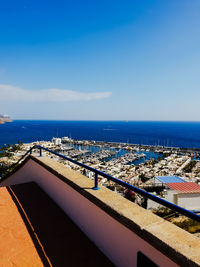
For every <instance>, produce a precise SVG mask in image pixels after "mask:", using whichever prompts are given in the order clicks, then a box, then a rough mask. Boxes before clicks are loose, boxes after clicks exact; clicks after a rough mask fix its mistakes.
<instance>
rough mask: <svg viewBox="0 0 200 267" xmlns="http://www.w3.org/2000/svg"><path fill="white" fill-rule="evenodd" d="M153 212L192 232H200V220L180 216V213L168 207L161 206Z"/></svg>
mask: <svg viewBox="0 0 200 267" xmlns="http://www.w3.org/2000/svg"><path fill="white" fill-rule="evenodd" d="M152 212H153V213H154V214H156V215H158V216H160V217H162V218H164V219H167V220H168V221H170V222H171V223H173V224H175V225H177V226H178V227H180V228H182V229H184V230H185V231H188V232H190V233H192V234H194V233H199V232H200V223H199V222H197V221H194V220H192V219H189V218H187V217H184V216H181V215H180V216H179V214H178V213H176V212H174V211H173V210H171V209H169V208H167V207H163V206H159V207H158V208H157V209H155V210H152Z"/></svg>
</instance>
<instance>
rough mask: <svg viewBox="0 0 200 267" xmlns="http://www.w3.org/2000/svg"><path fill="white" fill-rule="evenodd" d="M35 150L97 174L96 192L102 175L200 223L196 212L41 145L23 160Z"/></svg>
mask: <svg viewBox="0 0 200 267" xmlns="http://www.w3.org/2000/svg"><path fill="white" fill-rule="evenodd" d="M33 149H39V151H40V157H42V150H45V151H47V152H49V153H52V154H54V155H56V156H59V157H60V158H63V159H65V160H68V161H70V162H72V163H74V164H76V165H78V166H80V167H82V168H85V169H87V170H89V171H92V172H94V174H95V179H94V187H93V189H94V190H98V189H100V187H99V186H98V175H100V176H102V177H105V178H107V179H108V180H110V181H113V182H115V183H117V184H119V185H121V186H123V187H125V188H128V189H130V190H132V191H134V192H136V193H137V194H139V195H142V196H143V197H145V198H148V199H151V200H153V201H155V202H157V203H159V204H161V205H163V206H165V207H167V208H170V209H172V210H173V211H176V212H179V213H180V214H182V215H184V216H186V217H188V218H191V219H193V220H195V221H198V222H200V216H199V215H197V214H195V213H194V212H191V211H189V210H186V209H184V208H182V207H180V206H177V205H175V204H173V203H171V202H168V201H166V200H164V199H162V198H159V197H157V196H155V195H153V194H150V193H148V192H146V191H144V190H142V189H140V188H137V187H135V186H133V185H130V184H128V183H126V182H123V181H121V180H119V179H117V178H114V177H112V176H111V175H108V174H106V173H104V172H101V171H99V170H97V169H94V168H92V167H90V166H87V165H85V164H83V163H80V162H78V161H76V160H73V159H71V158H68V157H66V156H64V155H62V154H59V153H57V152H55V151H53V150H50V149H48V148H45V147H42V146H39V145H35V146H33V147H32V148H31V149H30V150H29V151H28V152H27V153H26V154H25V155H24V156H23V158H24V157H25V156H26V155H27V154H28V153H30V154H32V150H33ZM21 159H22V158H21ZM21 159H20V160H21ZM18 162H19V161H18Z"/></svg>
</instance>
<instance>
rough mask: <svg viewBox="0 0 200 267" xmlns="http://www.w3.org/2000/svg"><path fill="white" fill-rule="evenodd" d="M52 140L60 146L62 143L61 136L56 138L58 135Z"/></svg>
mask: <svg viewBox="0 0 200 267" xmlns="http://www.w3.org/2000/svg"><path fill="white" fill-rule="evenodd" d="M51 141H52V143H54V145H55V146H59V145H61V143H62V140H61V138H56V137H53V138H52V140H51Z"/></svg>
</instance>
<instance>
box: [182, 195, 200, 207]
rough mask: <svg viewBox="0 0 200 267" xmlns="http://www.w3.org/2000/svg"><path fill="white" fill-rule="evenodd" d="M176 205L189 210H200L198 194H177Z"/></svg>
mask: <svg viewBox="0 0 200 267" xmlns="http://www.w3.org/2000/svg"><path fill="white" fill-rule="evenodd" d="M178 205H179V206H181V207H184V208H186V209H189V210H200V193H195V194H194V193H193V194H192V193H187V194H178Z"/></svg>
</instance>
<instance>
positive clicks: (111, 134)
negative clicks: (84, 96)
mask: <svg viewBox="0 0 200 267" xmlns="http://www.w3.org/2000/svg"><path fill="white" fill-rule="evenodd" d="M63 136H69V137H71V138H73V139H77V140H97V141H110V142H125V143H132V144H144V145H161V146H172V147H184V148H188V147H190V148H200V122H154V121H148V122H147V121H129V122H126V121H31V120H16V121H13V122H12V123H5V124H2V125H0V146H3V145H4V144H14V143H16V142H17V141H18V140H20V141H22V142H25V143H28V142H33V141H40V140H51V138H52V137H63Z"/></svg>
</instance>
